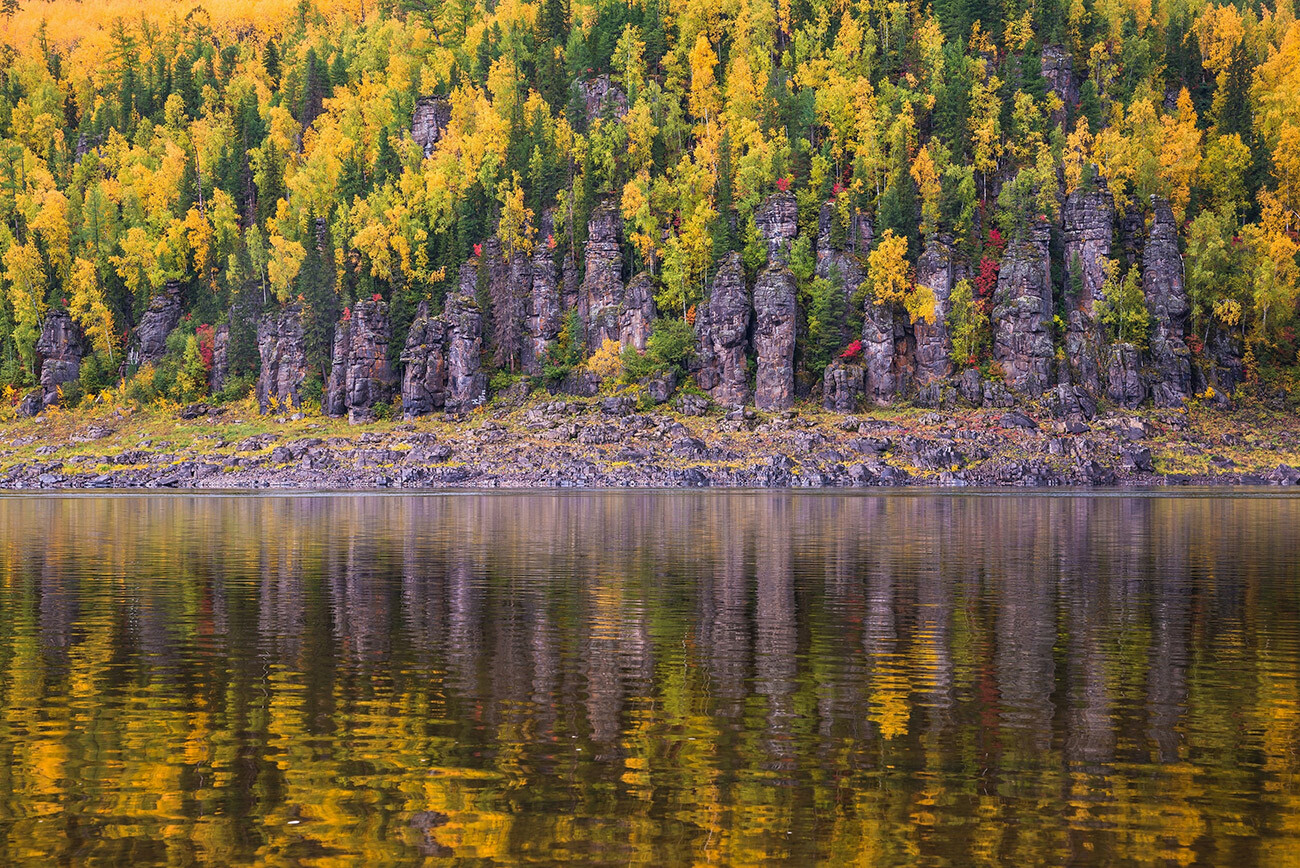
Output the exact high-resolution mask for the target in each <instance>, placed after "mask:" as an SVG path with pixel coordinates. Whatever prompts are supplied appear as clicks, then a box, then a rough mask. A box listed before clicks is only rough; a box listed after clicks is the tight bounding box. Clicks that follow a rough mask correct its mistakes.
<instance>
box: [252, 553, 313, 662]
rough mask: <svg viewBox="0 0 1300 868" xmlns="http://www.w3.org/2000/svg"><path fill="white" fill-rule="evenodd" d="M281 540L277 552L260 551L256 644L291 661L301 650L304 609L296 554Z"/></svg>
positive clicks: (304, 620)
mask: <svg viewBox="0 0 1300 868" xmlns="http://www.w3.org/2000/svg"><path fill="white" fill-rule="evenodd" d="M290 545H292V543H290V542H289V541H287V540H286V541H282V542H281V543H280V545H279V546H278V547H277V548H276V549H272V548H271V545H270V544H268V545H264V546H262V547H261V549H260V552H259V553H260V555H261V561H262V580H261V582H260V583H259V586H258V605H257V634H258V644H259V645H261V646H262V648H263V649H265V650H266V651H268V652H270V651H277V652H280V654H281V655H283V656H285V657H288V658H290V659H293V658H295V657H297V656H298V654H299V652H300V651H301V650H302V636H303V628H304V623H305V622H306V613H305V611H304V608H303V603H304V600H303V587H302V570H301V569H299V568H297V564H296V561H297V557H296V556H295V555H296V554H297V553H296V552H291V551H287V550H286V549H288V547H289V546H290Z"/></svg>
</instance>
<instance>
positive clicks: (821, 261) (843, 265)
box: [816, 202, 872, 343]
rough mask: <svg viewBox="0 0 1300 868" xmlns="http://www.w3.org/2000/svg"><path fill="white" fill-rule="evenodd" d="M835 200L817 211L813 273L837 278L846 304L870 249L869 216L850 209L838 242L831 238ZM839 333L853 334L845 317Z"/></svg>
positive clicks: (848, 336)
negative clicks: (863, 257) (814, 268)
mask: <svg viewBox="0 0 1300 868" xmlns="http://www.w3.org/2000/svg"><path fill="white" fill-rule="evenodd" d="M834 210H835V203H834V202H826V203H824V204H823V205H822V208H821V211H820V212H819V213H818V215H817V265H816V274H817V276H818V277H820V278H822V279H823V280H835V279H836V278H838V279H839V281H840V285H841V286H842V287H843V289H844V301H845V304H846V305H847V304H848V303H849V300H850V298H851V297H852V296H853V294H854V293H855V292H857V290H858V287H860V286H861V285H862V281H863V279H864V278H865V277H866V273H865V270H864V269H863V263H862V259H861V258H860V257H862V256H865V255H866V252H867V251H868V250H870V249H871V239H872V229H871V220H870V219H869V218H868V217H867V215H865V214H863V213H862V212H860V211H854V212H853V216H852V217H851V219H850V225H849V226H847V227H845V229H846V232H845V239H844V243H843V245H841V246H838V247H837V246H836V245H835V244H834V242H833V241H832V235H833V234H834V233H833V232H832V228H833V222H834V219H835V215H834ZM840 337H841V338H842V339H843V341H844V342H845V343H848V342H849V341H851V340H853V339H854V338H855V337H857V335H854V334H850V329H849V327H848V322H847V318H846V321H845V323H844V329H843V332H842V334H841V335H840Z"/></svg>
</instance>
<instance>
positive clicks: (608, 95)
mask: <svg viewBox="0 0 1300 868" xmlns="http://www.w3.org/2000/svg"><path fill="white" fill-rule="evenodd" d="M577 87H578V89H579V92H580V94H581V96H582V104H583V108H584V111H585V113H586V116H587V125H588V126H590V125H591V122H592V121H594V120H595V119H596V118H607V119H610V120H618V119H620V118H622V117H623V116H624V115H626V114H627V94H625V93H623V89H622V88H620V87H619V86H618V85H616V84H614V82H613V81H612V80H610V77H609V76H608V75H598V76H596V77H595V78H593V79H592V80H591V81H583V82H579V83H578V84H577Z"/></svg>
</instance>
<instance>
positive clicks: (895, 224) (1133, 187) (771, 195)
mask: <svg viewBox="0 0 1300 868" xmlns="http://www.w3.org/2000/svg"><path fill="white" fill-rule="evenodd" d="M0 58H2V60H0V384H3V386H4V396H5V398H6V399H7V400H6V403H7V404H8V405H9V406H13V407H16V406H18V405H19V403H20V402H22V401H24V395H28V396H29V399H28V403H29V409H30V410H32V411H35V410H37V409H39V408H40V407H41V406H43V405H48V404H51V403H62V404H64V405H65V406H75V405H76V404H77V403H78V402H82V401H90V402H95V401H101V400H110V401H111V400H118V399H120V398H122V397H128V398H131V399H133V400H137V401H140V402H145V403H150V402H154V401H177V402H188V401H197V400H199V399H201V398H208V399H209V400H231V399H242V398H244V397H246V396H248V395H249V394H250V392H251V391H253V390H254V386H255V383H256V390H257V393H258V397H259V398H260V399H261V401H262V406H263V408H264V409H267V408H270V407H276V406H282V405H293V406H296V407H303V408H309V409H319V410H322V411H325V412H331V413H334V414H336V415H337V414H340V413H343V412H354V411H357V412H363V413H368V414H371V415H378V416H380V417H381V418H382V417H383V416H385V415H386V414H395V413H397V412H398V411H399V409H405V410H406V411H407V412H408V413H409V412H416V413H418V412H428V411H429V410H431V409H447V410H452V409H467V408H469V407H471V406H474V405H475V404H476V403H479V402H481V401H482V399H483V397H484V396H485V395H487V394H491V393H497V392H501V391H504V390H506V389H510V388H513V387H515V385H516V384H517V383H520V382H521V381H523V382H525V385H527V386H528V387H538V386H543V385H544V386H547V387H550V388H552V389H562V390H569V391H576V392H578V393H584V391H590V392H594V391H595V390H596V389H598V388H607V387H614V388H633V387H635V388H637V389H640V390H642V391H646V392H648V393H649V394H652V395H654V394H658V395H659V396H660V398H656V400H659V399H663V400H667V398H666V395H667V394H670V393H672V392H673V391H674V389H682V390H685V391H687V392H694V393H696V394H704V395H707V396H709V397H712V398H713V399H714V400H715V401H716V402H718V403H720V404H724V405H732V404H737V403H745V402H747V401H757V403H758V405H759V406H760V407H764V408H773V409H780V408H784V407H788V406H790V405H791V403H793V402H794V401H796V400H803V399H808V398H812V399H814V400H819V401H822V400H824V401H825V402H826V405H827V406H828V407H829V406H832V405H834V406H835V407H837V408H841V409H853V408H855V407H856V406H859V405H860V404H862V403H865V402H867V401H874V402H875V403H877V404H884V403H889V402H891V401H893V400H898V399H915V400H920V401H930V402H936V401H941V400H947V398H945V397H944V396H945V395H949V396H950V395H951V394H952V393H953V391H954V389H955V390H958V391H960V393H961V395H963V396H966V397H970V396H971V395H974V396H975V400H976V402H977V403H978V400H979V396H980V395H981V394H982V395H983V396H984V400H985V401H987V400H988V395H989V388H988V386H989V384H991V383H992V384H997V383H1005V384H1006V385H1007V386H1008V387H1009V388H1010V390H1011V391H1012V392H1013V393H1016V394H1024V395H1027V396H1029V397H1039V396H1042V395H1043V394H1045V393H1047V392H1048V391H1049V390H1051V389H1053V388H1057V389H1060V388H1065V387H1068V388H1069V389H1070V390H1073V392H1074V393H1078V392H1083V393H1087V394H1088V395H1090V396H1091V397H1092V398H1093V399H1100V400H1111V401H1115V402H1118V403H1121V404H1125V405H1136V404H1138V403H1141V402H1142V401H1144V400H1148V399H1150V400H1154V401H1155V402H1156V403H1157V404H1162V405H1166V406H1171V405H1174V404H1176V403H1179V402H1182V401H1185V400H1191V399H1195V398H1197V397H1201V398H1218V399H1220V400H1223V399H1226V398H1227V397H1229V396H1231V395H1233V394H1243V395H1244V394H1247V393H1249V392H1251V391H1252V390H1256V391H1268V390H1269V389H1272V390H1273V391H1274V392H1275V393H1282V394H1285V393H1287V392H1288V391H1290V388H1289V384H1290V383H1291V382H1292V380H1291V378H1292V376H1293V375H1294V368H1295V364H1296V335H1295V330H1294V326H1295V317H1296V312H1297V311H1296V307H1297V285H1298V283H1297V282H1298V280H1300V274H1298V273H1297V266H1296V254H1297V248H1298V246H1300V245H1298V244H1297V238H1298V237H1300V236H1297V228H1300V227H1298V226H1297V219H1296V218H1297V212H1298V211H1300V23H1298V22H1297V21H1296V19H1295V13H1294V10H1293V7H1292V4H1291V2H1290V0H1278V2H1277V3H1276V5H1275V6H1273V7H1268V6H1265V5H1263V4H1251V3H1241V4H1238V5H1216V4H1214V3H1207V2H1198V0H1155V2H1133V0H1041V2H1038V3H1034V4H1029V3H1025V2H1023V0H933V2H928V3H922V2H919V0H917V2H903V0H834V2H825V0H775V2H768V0H741V2H738V3H736V4H735V5H731V4H721V3H718V2H717V0H623V2H609V0H595V2H570V0H537V2H535V3H528V2H521V0H498V2H492V0H401V2H391V0H379V2H378V3H377V4H376V3H373V2H364V0H363V2H360V3H352V4H347V5H345V6H337V5H335V4H315V3H313V2H310V0H301V2H299V3H297V4H296V5H295V4H291V3H288V2H283V3H269V4H248V3H239V2H231V3H223V2H220V0H213V2H209V3H207V4H204V5H192V4H190V3H171V2H164V0H150V2H146V3H134V4H129V5H128V4H125V3H118V2H116V0H113V2H107V3H104V4H102V5H95V6H93V7H88V6H87V5H83V4H81V3H73V2H67V0H54V2H41V0H4V2H3V6H0ZM972 372H973V373H972ZM259 377H260V379H259ZM963 377H965V379H963ZM665 381H666V383H665ZM972 383H973V384H974V385H973V386H971V385H970V384H972ZM981 383H982V384H984V385H983V386H981V385H980V384H981ZM33 389H36V392H35V393H32V391H31V390H33ZM945 390H946V391H945ZM29 393H30V394H29ZM32 394H34V395H36V400H35V401H32V400H31V398H30V395H32ZM1080 397H1081V396H1080Z"/></svg>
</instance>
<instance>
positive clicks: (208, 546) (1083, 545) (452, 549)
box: [0, 493, 1300, 866]
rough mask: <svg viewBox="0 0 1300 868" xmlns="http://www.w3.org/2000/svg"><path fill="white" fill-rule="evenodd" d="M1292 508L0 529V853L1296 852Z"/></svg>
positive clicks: (237, 517) (178, 521) (1134, 501)
mask: <svg viewBox="0 0 1300 868" xmlns="http://www.w3.org/2000/svg"><path fill="white" fill-rule="evenodd" d="M1298 528H1300V499H1296V498H1286V497H1279V496H1256V497H1222V496H1212V497H1211V496H1192V497H1158V496H1107V497H1081V496H969V495H946V494H937V495H936V494H924V495H920V494H906V495H897V494H896V495H889V496H832V495H800V494H785V493H779V494H681V495H679V494H619V493H615V494H519V495H473V494H470V495H465V494H461V495H452V496H428V497H388V496H320V497H213V496H204V497H188V496H169V497H62V498H5V499H0V760H2V761H0V863H3V864H41V865H46V864H85V863H96V864H99V863H107V864H114V863H116V864H133V865H136V864H151V863H168V864H178V865H183V864H192V863H207V864H218V865H227V864H241V863H257V864H270V865H350V864H367V865H374V864H393V863H402V864H410V863H418V862H421V861H425V862H427V863H428V864H440V863H446V864H451V863H453V862H454V863H456V864H518V863H559V862H584V863H597V864H610V865H625V864H628V863H638V864H645V863H650V864H657V865H678V864H732V865H750V864H755V863H762V862H769V861H770V862H785V863H790V864H812V863H814V862H822V863H829V864H848V863H854V864H866V865H954V866H965V865H981V864H988V865H1010V864H1014V865H1040V864H1052V865H1058V864H1116V865H1122V864H1157V865H1188V864H1205V865H1218V866H1249V865H1268V866H1274V865H1288V864H1297V863H1300V565H1298V564H1300V556H1298V555H1297V545H1296V543H1297V538H1298V534H1297V529H1298Z"/></svg>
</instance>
